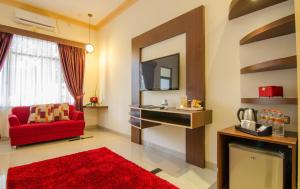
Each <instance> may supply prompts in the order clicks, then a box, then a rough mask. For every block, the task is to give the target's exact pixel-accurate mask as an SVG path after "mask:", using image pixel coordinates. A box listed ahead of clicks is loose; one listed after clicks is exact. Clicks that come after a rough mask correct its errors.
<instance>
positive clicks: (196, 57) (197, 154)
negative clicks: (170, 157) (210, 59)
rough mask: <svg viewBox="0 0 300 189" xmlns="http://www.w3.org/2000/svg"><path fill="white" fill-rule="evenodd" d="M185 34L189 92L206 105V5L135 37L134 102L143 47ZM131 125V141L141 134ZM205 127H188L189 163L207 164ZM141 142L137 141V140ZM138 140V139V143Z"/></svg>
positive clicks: (136, 103)
mask: <svg viewBox="0 0 300 189" xmlns="http://www.w3.org/2000/svg"><path fill="white" fill-rule="evenodd" d="M184 33H185V34H186V95H187V97H188V98H189V99H201V100H202V101H203V106H204V107H205V12H204V6H200V7H198V8H196V9H193V10H191V11H190V12H187V13H185V14H183V15H181V16H179V17H177V18H175V19H172V20H170V21H168V22H166V23H164V24H162V25H160V26H158V27H156V28H154V29H152V30H150V31H148V32H146V33H143V34H141V35H139V36H137V37H135V38H133V39H132V78H131V96H132V98H131V105H132V106H139V105H141V92H140V90H139V89H140V83H139V81H140V75H139V69H140V68H139V66H140V62H141V52H142V49H143V48H145V47H147V46H150V45H153V44H155V43H159V42H161V41H164V40H167V39H170V38H172V37H175V36H177V35H180V34H184ZM131 128H132V134H134V136H132V140H135V139H137V138H138V137H139V135H140V133H138V132H137V131H136V128H134V127H131ZM204 135H205V129H204V127H200V128H197V129H186V146H187V148H186V159H187V162H189V163H191V164H194V165H196V166H200V167H202V168H204V167H205V138H204ZM137 141H138V140H137ZM137 143H139V142H137Z"/></svg>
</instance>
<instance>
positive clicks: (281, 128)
mask: <svg viewBox="0 0 300 189" xmlns="http://www.w3.org/2000/svg"><path fill="white" fill-rule="evenodd" d="M284 119H285V118H284V114H283V113H282V112H279V121H278V136H282V137H284Z"/></svg>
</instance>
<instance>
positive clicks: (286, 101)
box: [241, 97, 298, 105]
mask: <svg viewBox="0 0 300 189" xmlns="http://www.w3.org/2000/svg"><path fill="white" fill-rule="evenodd" d="M241 103H244V104H263V105H278V104H294V105H297V104H298V100H297V98H280V97H278V98H277V97H276V98H265V97H263V98H241Z"/></svg>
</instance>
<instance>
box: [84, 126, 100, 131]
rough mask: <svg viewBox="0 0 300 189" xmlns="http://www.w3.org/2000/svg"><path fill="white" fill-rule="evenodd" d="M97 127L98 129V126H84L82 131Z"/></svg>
mask: <svg viewBox="0 0 300 189" xmlns="http://www.w3.org/2000/svg"><path fill="white" fill-rule="evenodd" d="M98 127H99V126H98V125H86V126H85V128H84V130H89V129H96V128H98Z"/></svg>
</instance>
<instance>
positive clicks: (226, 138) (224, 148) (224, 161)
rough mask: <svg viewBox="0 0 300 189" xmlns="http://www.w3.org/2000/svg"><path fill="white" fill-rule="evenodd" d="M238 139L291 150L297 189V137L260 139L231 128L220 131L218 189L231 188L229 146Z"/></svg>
mask: <svg viewBox="0 0 300 189" xmlns="http://www.w3.org/2000/svg"><path fill="white" fill-rule="evenodd" d="M237 139H246V140H247V141H252V142H253V141H258V142H266V143H270V144H277V145H283V146H286V147H287V148H290V149H291V156H292V170H291V171H292V180H291V184H292V187H291V188H292V189H296V175H297V170H296V169H297V160H296V158H297V140H298V139H297V136H286V137H276V136H266V137H258V136H253V135H249V134H246V133H243V132H240V131H238V130H236V129H235V128H234V127H229V128H226V129H223V130H221V131H218V189H228V188H229V147H228V144H229V143H230V142H232V141H234V140H237Z"/></svg>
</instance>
